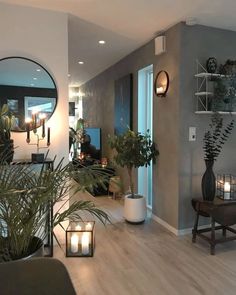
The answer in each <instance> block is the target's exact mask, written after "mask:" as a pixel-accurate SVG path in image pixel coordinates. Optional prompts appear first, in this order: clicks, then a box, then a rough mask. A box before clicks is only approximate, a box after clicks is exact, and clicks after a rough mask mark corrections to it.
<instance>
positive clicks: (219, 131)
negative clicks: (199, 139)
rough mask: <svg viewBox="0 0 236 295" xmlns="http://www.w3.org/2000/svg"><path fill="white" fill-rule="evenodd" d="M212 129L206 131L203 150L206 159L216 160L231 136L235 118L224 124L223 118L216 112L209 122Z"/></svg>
mask: <svg viewBox="0 0 236 295" xmlns="http://www.w3.org/2000/svg"><path fill="white" fill-rule="evenodd" d="M209 127H210V130H208V131H206V132H205V134H204V138H203V150H204V154H205V157H204V158H205V160H212V161H214V160H216V159H217V158H218V156H219V155H220V153H221V151H222V148H223V145H224V144H225V143H226V141H227V140H228V138H229V135H230V134H231V132H232V130H233V127H234V120H231V122H230V123H228V124H227V125H226V126H224V125H223V118H222V116H220V114H219V113H214V114H213V115H212V117H211V123H210V124H209Z"/></svg>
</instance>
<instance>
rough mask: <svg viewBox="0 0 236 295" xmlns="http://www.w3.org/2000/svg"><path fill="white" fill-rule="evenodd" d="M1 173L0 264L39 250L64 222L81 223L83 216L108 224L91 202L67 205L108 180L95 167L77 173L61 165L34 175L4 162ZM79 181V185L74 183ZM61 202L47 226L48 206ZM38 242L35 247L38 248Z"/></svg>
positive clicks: (105, 217)
mask: <svg viewBox="0 0 236 295" xmlns="http://www.w3.org/2000/svg"><path fill="white" fill-rule="evenodd" d="M0 165H1V169H0V262H3V261H9V260H15V259H20V258H22V257H26V256H28V255H29V254H31V252H33V251H35V250H37V249H38V248H39V247H41V245H42V241H43V240H44V239H45V238H46V237H47V236H48V233H49V232H51V231H52V230H53V228H54V227H55V226H57V225H58V224H59V225H61V223H62V222H63V221H66V220H70V221H80V220H81V219H82V217H81V212H84V211H86V212H88V213H90V214H92V215H93V216H96V217H97V218H98V219H99V220H100V221H101V222H102V223H104V224H105V223H106V221H109V216H108V215H107V213H105V212H104V211H102V210H101V209H99V208H98V207H96V206H95V205H94V203H92V202H91V201H82V200H80V201H75V202H73V203H72V204H70V205H69V208H68V209H66V210H64V211H63V212H62V210H60V209H61V208H62V207H63V206H64V205H65V204H68V202H69V201H70V199H71V198H72V197H73V196H74V194H75V193H76V192H78V191H80V190H83V189H85V188H87V187H90V186H93V185H95V186H96V185H97V184H100V183H101V182H102V181H104V178H106V176H104V175H101V173H99V174H98V173H97V172H96V170H94V169H93V167H84V168H80V169H78V170H75V169H74V167H72V164H68V165H66V166H64V167H63V165H62V161H61V162H60V163H59V164H58V165H57V167H56V168H55V169H54V171H51V170H45V169H44V168H43V167H42V168H41V169H40V171H35V169H33V167H32V166H28V165H9V164H6V163H5V162H4V163H3V162H1V163H0ZM72 178H77V180H79V184H77V183H75V182H72V181H71V179H72ZM57 202H60V204H61V206H60V208H59V209H58V210H57V211H56V212H54V214H53V217H52V224H51V223H50V224H49V223H48V209H49V207H48V206H49V204H51V206H54V205H55V204H56V203H57ZM36 236H37V237H38V238H39V239H37V240H35V237H36ZM35 242H36V244H35Z"/></svg>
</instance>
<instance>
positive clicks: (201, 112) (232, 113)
mask: <svg viewBox="0 0 236 295" xmlns="http://www.w3.org/2000/svg"><path fill="white" fill-rule="evenodd" d="M213 113H214V112H213V111H196V112H195V114H199V115H204V114H205V115H210V114H213ZM217 113H219V114H221V115H236V112H222V111H219V112H217Z"/></svg>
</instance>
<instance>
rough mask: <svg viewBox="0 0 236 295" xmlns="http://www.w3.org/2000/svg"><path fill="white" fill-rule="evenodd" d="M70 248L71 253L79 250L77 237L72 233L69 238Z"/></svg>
mask: <svg viewBox="0 0 236 295" xmlns="http://www.w3.org/2000/svg"><path fill="white" fill-rule="evenodd" d="M70 250H71V252H72V253H76V252H78V250H79V237H78V235H76V234H73V235H72V236H71V239H70Z"/></svg>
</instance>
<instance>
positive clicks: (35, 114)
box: [32, 111, 38, 133]
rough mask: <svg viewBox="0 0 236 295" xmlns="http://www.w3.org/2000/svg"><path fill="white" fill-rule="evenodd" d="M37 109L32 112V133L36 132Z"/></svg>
mask: <svg viewBox="0 0 236 295" xmlns="http://www.w3.org/2000/svg"><path fill="white" fill-rule="evenodd" d="M37 113H38V112H37V111H33V112H32V121H33V131H34V133H36V132H37Z"/></svg>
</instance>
